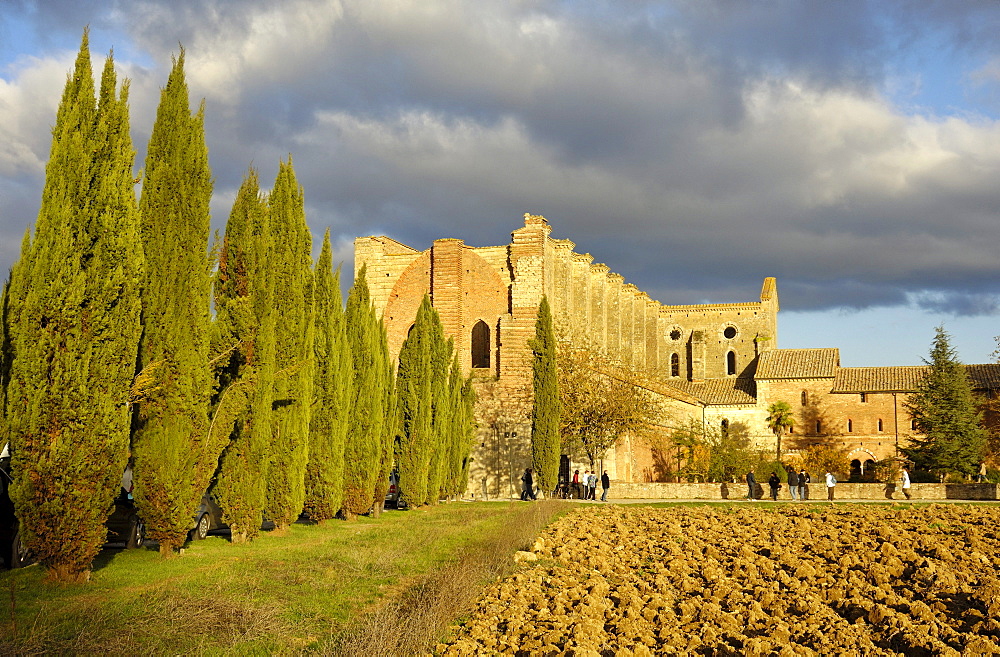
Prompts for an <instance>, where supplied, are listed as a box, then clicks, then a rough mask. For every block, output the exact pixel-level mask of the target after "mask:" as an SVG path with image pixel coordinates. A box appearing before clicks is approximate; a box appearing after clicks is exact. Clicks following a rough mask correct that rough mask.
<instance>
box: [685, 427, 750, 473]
mask: <svg viewBox="0 0 1000 657" xmlns="http://www.w3.org/2000/svg"><path fill="white" fill-rule="evenodd" d="M692 424H693V423H692ZM698 424H701V423H700V422H699V423H698ZM704 438H705V442H706V443H707V444H708V447H709V450H710V453H709V465H708V479H709V481H739V480H741V479H742V478H743V477H744V476H746V473H748V472H750V471H751V470H754V471H756V470H757V469H758V466H759V465H760V464H761V463H762V462H763V455H762V453H761V452H760V451H758V450H756V449H754V448H753V440H752V439H751V438H750V431H749V429H748V428H747V426H746V425H745V424H743V423H742V422H733V423H732V424H730V425H729V427H728V429H726V430H725V431H723V430H722V429H721V428H719V427H712V428H711V429H709V430H708V431H707V432H706V433H705V436H704Z"/></svg>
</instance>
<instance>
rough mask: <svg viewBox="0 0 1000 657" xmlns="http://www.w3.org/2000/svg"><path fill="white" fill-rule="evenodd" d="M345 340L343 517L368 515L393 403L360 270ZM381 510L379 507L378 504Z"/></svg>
mask: <svg viewBox="0 0 1000 657" xmlns="http://www.w3.org/2000/svg"><path fill="white" fill-rule="evenodd" d="M346 322H347V342H348V345H349V347H350V352H351V359H352V362H353V377H354V386H353V390H352V391H351V394H352V398H351V420H350V424H349V426H348V430H347V440H346V446H345V452H344V453H345V456H344V463H345V465H344V504H343V506H342V509H341V510H342V513H343V514H344V516H345V517H346V518H347V519H349V520H350V519H353V518H355V517H357V516H358V515H359V514H363V513H367V512H368V510H369V509H371V508H372V506H373V504H374V503H375V491H376V487H377V486H376V481H377V480H378V478H379V477H380V476H381V474H382V472H383V470H384V469H385V463H384V462H385V460H386V456H385V454H386V453H387V451H388V448H387V444H386V441H387V440H389V437H388V436H387V435H386V429H387V426H391V425H387V420H388V418H387V414H388V413H389V412H390V411H391V410H392V409H391V404H390V402H391V400H392V392H393V389H392V378H391V373H392V366H391V365H390V363H389V350H388V346H387V343H386V334H385V325H384V324H383V323H382V322H381V320H379V319H378V317H377V315H376V313H375V308H374V306H373V305H372V302H371V296H370V294H369V292H368V282H367V280H366V278H365V267H364V266H362V267H361V270H360V271H359V272H358V275H357V277H356V278H355V280H354V285H352V286H351V290H350V292H349V293H348V295H347V311H346ZM379 506H380V504H379Z"/></svg>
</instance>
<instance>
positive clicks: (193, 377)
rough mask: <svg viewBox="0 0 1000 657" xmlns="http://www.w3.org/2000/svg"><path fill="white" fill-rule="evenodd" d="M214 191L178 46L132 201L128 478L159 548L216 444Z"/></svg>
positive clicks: (201, 484)
mask: <svg viewBox="0 0 1000 657" xmlns="http://www.w3.org/2000/svg"><path fill="white" fill-rule="evenodd" d="M211 198H212V177H211V172H210V170H209V166H208V148H207V147H206V146H205V130H204V103H203V104H202V106H201V107H200V108H199V110H198V112H197V114H194V115H192V114H191V111H190V109H189V106H188V91H187V83H186V82H185V78H184V51H183V50H181V53H180V55H179V56H178V57H177V59H175V60H174V65H173V69H172V70H171V72H170V76H169V78H168V79H167V85H166V87H164V88H163V90H162V91H161V93H160V105H159V108H158V109H157V114H156V122H155V123H154V124H153V133H152V136H151V137H150V140H149V148H148V150H147V153H146V165H145V167H144V178H143V184H142V198H141V199H140V202H139V213H140V217H141V230H142V245H143V249H144V252H145V257H146V280H145V285H144V286H143V293H142V317H143V333H142V339H141V342H140V349H139V363H138V366H139V369H140V375H139V381H140V382H141V385H142V388H143V390H142V397H141V401H140V403H139V409H138V413H137V417H136V423H135V427H134V430H133V434H132V453H133V457H134V459H135V469H134V474H133V477H134V486H135V488H134V490H135V499H136V502H137V505H138V507H139V511H140V515H141V517H142V518H143V520H144V521H145V523H146V528H147V530H148V533H149V536H150V538H152V539H153V540H155V541H157V542H158V543H159V544H160V552H161V553H162V554H163V555H164V556H166V555H169V554H172V553H173V551H174V550H176V549H177V548H179V547H180V546H181V545H183V543H184V540H185V538H186V536H187V532H188V530H189V529H190V528H191V514H192V513H193V512H194V510H195V509H196V508H197V507H198V503H199V501H200V499H201V496H202V494H203V493H204V492H205V490H206V489H207V488H208V484H209V479H210V478H211V476H212V474H213V473H214V471H215V464H216V463H217V462H218V458H219V451H220V450H221V448H222V444H221V443H219V442H218V441H214V442H213V441H211V440H210V435H209V431H208V428H209V417H208V410H209V398H210V395H211V390H212V378H211V370H210V366H209V362H208V361H209V327H210V323H209V303H210V300H211V285H212V279H211V275H210V273H209V269H210V262H209V254H208V237H209V231H210V215H209V204H210V202H211Z"/></svg>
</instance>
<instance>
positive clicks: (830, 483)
mask: <svg viewBox="0 0 1000 657" xmlns="http://www.w3.org/2000/svg"><path fill="white" fill-rule="evenodd" d="M836 487H837V478H836V477H834V476H833V473H832V472H827V473H826V499H828V500H829V501H831V502H832V501H833V489H834V488H836Z"/></svg>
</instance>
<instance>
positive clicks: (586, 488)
mask: <svg viewBox="0 0 1000 657" xmlns="http://www.w3.org/2000/svg"><path fill="white" fill-rule="evenodd" d="M580 486H581V487H582V488H583V495H582V497H583V499H585V500H589V499H590V470H584V471H583V476H582V477H580Z"/></svg>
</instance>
